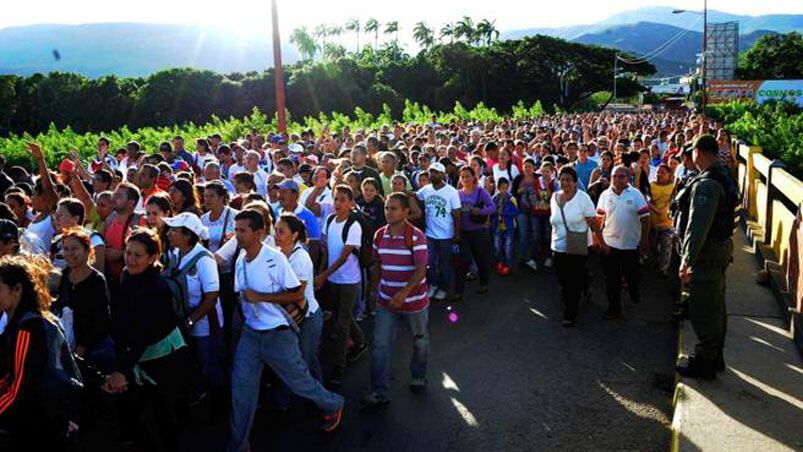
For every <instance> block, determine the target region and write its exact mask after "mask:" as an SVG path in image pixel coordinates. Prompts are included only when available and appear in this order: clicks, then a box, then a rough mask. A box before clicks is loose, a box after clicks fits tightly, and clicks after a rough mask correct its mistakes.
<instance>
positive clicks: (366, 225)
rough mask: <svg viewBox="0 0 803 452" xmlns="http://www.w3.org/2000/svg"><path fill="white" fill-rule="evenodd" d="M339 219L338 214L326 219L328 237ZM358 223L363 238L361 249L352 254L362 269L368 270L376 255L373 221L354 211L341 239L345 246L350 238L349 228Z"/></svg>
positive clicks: (344, 226) (347, 221)
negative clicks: (374, 250)
mask: <svg viewBox="0 0 803 452" xmlns="http://www.w3.org/2000/svg"><path fill="white" fill-rule="evenodd" d="M335 217H337V215H336V214H331V215H329V217H328V218H327V219H326V235H329V226H330V225H331V224H332V222H333V221H334V220H335ZM355 222H357V223H358V224H359V225H360V228H361V229H362V237H361V238H360V248H359V249H353V250H352V251H351V252H352V253H353V254H354V255H355V256H357V260H358V261H359V262H360V268H367V267H370V266H371V264H373V262H374V253H373V248H372V245H373V243H372V240H373V237H374V227H373V226H372V225H371V220H370V219H369V218H368V216H367V215H365V214H364V213H363V212H361V211H359V210H352V211H351V213H350V214H349V216H348V219H347V220H346V224H345V225H343V233H342V234H341V238H342V240H343V244H345V243H346V239H348V236H349V228H351V225H352V224H354V223H355Z"/></svg>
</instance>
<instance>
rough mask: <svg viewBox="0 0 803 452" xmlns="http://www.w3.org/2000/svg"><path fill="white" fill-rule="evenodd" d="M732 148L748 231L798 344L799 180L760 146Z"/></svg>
mask: <svg viewBox="0 0 803 452" xmlns="http://www.w3.org/2000/svg"><path fill="white" fill-rule="evenodd" d="M732 146H733V147H732V151H733V155H735V157H736V161H737V162H738V178H739V188H740V189H741V191H742V194H743V198H744V201H743V208H744V209H743V210H744V219H745V220H746V223H747V226H748V233H749V235H750V236H751V238H752V239H753V241H754V244H755V246H756V250H757V251H758V254H759V256H760V257H761V258H762V259H763V260H764V262H765V268H766V269H767V270H769V271H770V276H771V282H773V288H774V289H775V291H776V293H777V295H778V299H779V300H780V301H781V302H782V308H783V309H784V311H786V312H787V316H788V320H789V321H790V326H791V327H792V329H793V332H794V333H795V336H796V341H797V343H798V345H799V346H801V345H803V334H801V326H803V320H802V319H801V311H803V297H802V296H800V295H799V294H803V287H800V288H798V286H799V285H801V284H799V283H798V282H797V281H798V279H799V278H800V276H799V275H803V259H798V258H797V257H796V256H795V255H793V253H800V251H799V249H801V250H803V240H797V237H803V233H801V232H798V229H800V228H803V225H799V224H797V223H796V219H797V216H798V209H799V206H801V205H803V181H801V180H800V179H798V178H796V177H795V176H793V175H792V174H790V173H789V172H787V171H786V169H785V168H784V165H783V163H781V162H780V161H779V160H772V159H769V158H767V157H766V156H764V155H763V154H762V149H761V147H760V146H748V145H746V144H744V143H742V142H739V141H738V140H736V139H734V140H733V143H732ZM790 259H791V260H792V261H793V262H792V264H793V265H791V266H790V265H789V264H790ZM800 279H801V281H803V278H800ZM784 305H785V306H784Z"/></svg>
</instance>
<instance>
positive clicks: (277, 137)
mask: <svg viewBox="0 0 803 452" xmlns="http://www.w3.org/2000/svg"><path fill="white" fill-rule="evenodd" d="M282 141H284V137H283V136H281V135H273V136H272V137H270V142H271V143H279V142H282Z"/></svg>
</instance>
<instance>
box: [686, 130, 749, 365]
mask: <svg viewBox="0 0 803 452" xmlns="http://www.w3.org/2000/svg"><path fill="white" fill-rule="evenodd" d="M693 147H694V150H693V159H694V164H695V166H696V167H697V169H698V170H699V171H700V173H699V174H698V175H696V176H694V177H693V178H692V179H691V180H689V182H688V186H687V187H688V189H690V191H689V193H688V194H687V196H688V205H689V210H688V223H687V224H686V228H685V231H684V234H683V241H682V249H681V264H680V271H679V276H680V280H681V283H682V284H683V285H684V286H686V287H687V289H688V293H689V315H690V317H691V324H692V327H693V328H694V332H695V333H696V334H697V338H698V343H697V345H696V346H695V352H694V356H691V357H689V358H688V362H686V363H683V364H681V365H679V366H678V367H677V370H678V373H680V374H681V375H683V376H687V377H692V378H707V379H710V378H715V377H716V373H717V371H721V370H724V368H725V362H724V359H723V355H722V349H723V346H724V344H725V330H726V312H725V271H726V270H727V268H728V265H730V263H731V261H732V260H733V242H732V241H731V236H732V234H733V224H734V211H735V207H736V205H737V202H738V192H737V190H736V187H735V184H734V183H733V178H732V177H731V176H730V172H729V171H728V169H727V168H725V167H724V166H723V165H722V163H721V162H720V161H719V155H718V151H719V147H718V145H717V141H716V139H715V138H714V137H713V136H711V135H707V134H706V135H701V136H699V137H697V139H696V140H695V141H694V145H693Z"/></svg>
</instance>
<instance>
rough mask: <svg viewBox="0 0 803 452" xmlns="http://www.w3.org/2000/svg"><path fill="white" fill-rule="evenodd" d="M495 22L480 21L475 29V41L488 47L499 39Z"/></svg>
mask: <svg viewBox="0 0 803 452" xmlns="http://www.w3.org/2000/svg"><path fill="white" fill-rule="evenodd" d="M495 24H496V21H493V22H490V21H488V19H482V20H481V21H480V22H479V23H478V24H477V28H476V33H477V39H478V40H480V41H485V45H487V46H489V45H491V43H492V42H493V41H495V40H496V39H499V30H497V29H496V25H495Z"/></svg>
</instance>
